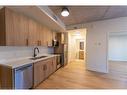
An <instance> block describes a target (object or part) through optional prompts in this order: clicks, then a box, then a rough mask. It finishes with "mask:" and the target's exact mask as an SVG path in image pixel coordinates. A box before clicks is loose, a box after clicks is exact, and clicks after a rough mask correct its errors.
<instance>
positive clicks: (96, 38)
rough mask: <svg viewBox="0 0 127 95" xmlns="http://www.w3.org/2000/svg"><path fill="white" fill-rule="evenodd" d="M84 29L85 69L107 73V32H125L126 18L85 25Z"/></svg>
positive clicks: (126, 26) (126, 29)
mask: <svg viewBox="0 0 127 95" xmlns="http://www.w3.org/2000/svg"><path fill="white" fill-rule="evenodd" d="M84 27H86V28H87V40H86V41H87V43H86V52H87V69H88V70H92V71H97V72H103V73H107V72H108V36H109V32H123V31H127V17H121V18H116V19H110V20H103V21H96V22H92V23H87V24H85V25H84Z"/></svg>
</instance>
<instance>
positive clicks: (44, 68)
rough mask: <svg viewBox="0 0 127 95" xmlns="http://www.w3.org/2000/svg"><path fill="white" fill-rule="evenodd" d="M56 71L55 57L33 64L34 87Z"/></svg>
mask: <svg viewBox="0 0 127 95" xmlns="http://www.w3.org/2000/svg"><path fill="white" fill-rule="evenodd" d="M55 71H56V57H52V58H49V59H46V60H42V61H39V62H36V63H34V87H36V86H37V85H38V84H40V83H41V82H42V81H44V80H45V79H46V78H48V77H49V76H50V75H51V74H52V73H53V72H55Z"/></svg>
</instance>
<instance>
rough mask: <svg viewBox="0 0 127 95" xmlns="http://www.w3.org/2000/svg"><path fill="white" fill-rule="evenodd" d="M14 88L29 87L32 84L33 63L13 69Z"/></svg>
mask: <svg viewBox="0 0 127 95" xmlns="http://www.w3.org/2000/svg"><path fill="white" fill-rule="evenodd" d="M14 81H15V82H14V85H15V87H14V88H15V89H29V88H32V86H33V65H32V64H30V65H25V66H22V67H19V68H16V69H15V80H14Z"/></svg>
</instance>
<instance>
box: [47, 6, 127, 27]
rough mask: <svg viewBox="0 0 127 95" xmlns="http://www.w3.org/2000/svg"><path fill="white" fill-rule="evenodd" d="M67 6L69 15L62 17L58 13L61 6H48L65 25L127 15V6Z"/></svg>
mask: <svg viewBox="0 0 127 95" xmlns="http://www.w3.org/2000/svg"><path fill="white" fill-rule="evenodd" d="M67 7H68V9H69V12H70V15H69V16H68V17H62V16H61V14H60V13H61V10H62V6H49V8H50V9H51V10H52V11H53V12H54V13H55V14H56V15H57V16H58V17H59V18H60V19H61V20H62V21H63V22H64V24H65V25H66V26H69V25H74V24H81V23H87V22H93V21H98V20H104V19H111V18H117V17H125V16H127V6H67Z"/></svg>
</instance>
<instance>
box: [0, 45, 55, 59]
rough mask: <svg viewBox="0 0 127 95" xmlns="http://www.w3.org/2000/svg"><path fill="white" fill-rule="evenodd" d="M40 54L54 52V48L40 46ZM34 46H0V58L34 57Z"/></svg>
mask: <svg viewBox="0 0 127 95" xmlns="http://www.w3.org/2000/svg"><path fill="white" fill-rule="evenodd" d="M38 48H39V50H40V54H50V53H53V52H54V51H53V48H47V47H41V46H39V47H38ZM33 49H34V47H25V46H0V60H7V59H14V58H20V57H30V56H31V57H32V55H33Z"/></svg>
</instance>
